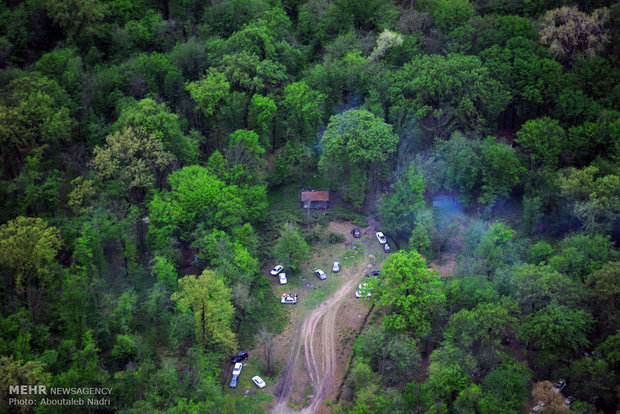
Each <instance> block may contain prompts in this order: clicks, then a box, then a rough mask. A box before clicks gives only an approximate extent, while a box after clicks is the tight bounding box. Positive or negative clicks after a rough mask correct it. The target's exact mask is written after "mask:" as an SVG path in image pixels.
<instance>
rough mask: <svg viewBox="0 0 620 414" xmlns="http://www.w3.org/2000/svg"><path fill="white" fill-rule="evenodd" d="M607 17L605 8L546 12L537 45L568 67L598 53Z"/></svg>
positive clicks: (563, 9) (571, 8)
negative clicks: (547, 47) (544, 48)
mask: <svg viewBox="0 0 620 414" xmlns="http://www.w3.org/2000/svg"><path fill="white" fill-rule="evenodd" d="M608 16H609V11H608V10H607V9H606V8H600V9H596V10H594V11H592V14H587V13H584V12H581V11H579V10H578V9H577V7H575V6H572V7H568V6H564V7H561V8H559V9H553V10H549V11H548V12H547V13H545V17H544V19H543V22H542V27H541V29H540V41H541V43H543V44H545V45H548V46H549V51H550V52H551V54H552V55H554V56H555V57H556V59H558V60H559V61H561V62H563V63H564V64H566V65H568V66H571V65H572V64H573V63H575V62H576V61H577V60H578V59H582V58H589V57H592V56H594V55H595V54H596V53H597V52H598V51H600V50H601V49H602V47H603V45H604V43H605V41H606V40H607V36H606V33H605V20H607V18H608Z"/></svg>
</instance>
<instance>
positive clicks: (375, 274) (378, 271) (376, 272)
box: [370, 270, 381, 276]
mask: <svg viewBox="0 0 620 414" xmlns="http://www.w3.org/2000/svg"><path fill="white" fill-rule="evenodd" d="M380 274H381V271H380V270H373V271H372V272H370V276H379V275H380Z"/></svg>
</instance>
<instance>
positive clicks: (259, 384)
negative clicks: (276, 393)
mask: <svg viewBox="0 0 620 414" xmlns="http://www.w3.org/2000/svg"><path fill="white" fill-rule="evenodd" d="M252 382H253V383H254V384H256V386H257V387H258V388H265V385H267V384H265V381H263V379H262V378H261V377H259V376H258V375H257V376H255V377H252Z"/></svg>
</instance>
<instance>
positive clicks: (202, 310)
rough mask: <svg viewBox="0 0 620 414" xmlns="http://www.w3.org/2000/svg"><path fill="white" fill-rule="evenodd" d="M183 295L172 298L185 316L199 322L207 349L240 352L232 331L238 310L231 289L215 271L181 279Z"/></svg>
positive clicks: (202, 340) (200, 337) (178, 294)
mask: <svg viewBox="0 0 620 414" xmlns="http://www.w3.org/2000/svg"><path fill="white" fill-rule="evenodd" d="M179 289H180V290H179V291H178V292H175V293H174V294H173V295H172V300H174V301H176V302H177V307H178V308H179V310H180V311H181V312H191V313H193V315H194V320H195V322H196V337H197V338H198V340H199V341H200V343H201V344H202V345H203V346H204V347H205V348H207V349H209V348H214V349H215V350H218V351H221V352H224V353H229V352H231V351H233V350H234V349H235V348H236V338H235V334H234V333H233V332H232V330H231V323H232V318H233V315H234V308H233V306H232V304H231V303H230V289H228V288H227V287H226V286H224V282H222V280H221V279H220V278H218V277H217V275H216V274H215V273H214V272H213V271H211V270H208V269H207V270H205V271H204V272H202V274H201V275H200V276H192V275H190V276H185V277H183V278H181V279H179Z"/></svg>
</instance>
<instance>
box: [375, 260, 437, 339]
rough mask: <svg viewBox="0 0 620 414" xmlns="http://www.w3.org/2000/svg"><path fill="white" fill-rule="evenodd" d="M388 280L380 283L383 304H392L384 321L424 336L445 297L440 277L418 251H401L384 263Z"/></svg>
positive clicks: (397, 329)
mask: <svg viewBox="0 0 620 414" xmlns="http://www.w3.org/2000/svg"><path fill="white" fill-rule="evenodd" d="M382 275H384V276H383V277H384V278H385V283H383V284H381V285H380V286H379V289H378V291H379V300H378V304H379V305H380V306H389V307H390V314H389V315H387V316H386V317H385V319H384V320H383V325H384V326H385V327H386V328H387V329H390V330H394V331H401V332H402V331H409V332H413V333H414V334H415V335H416V336H419V337H424V336H426V335H427V334H428V333H429V331H430V325H431V322H432V320H433V318H434V312H436V311H437V310H438V307H439V306H440V305H441V304H442V303H443V302H444V301H445V296H444V293H443V291H442V289H441V285H442V283H441V280H440V279H439V276H438V275H437V273H436V272H434V271H432V270H428V266H427V265H426V260H424V258H423V257H422V256H420V254H419V253H418V252H416V251H411V252H404V251H399V252H396V253H394V254H392V255H391V256H390V257H389V258H388V259H387V260H386V261H385V263H384V264H383V270H382Z"/></svg>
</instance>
